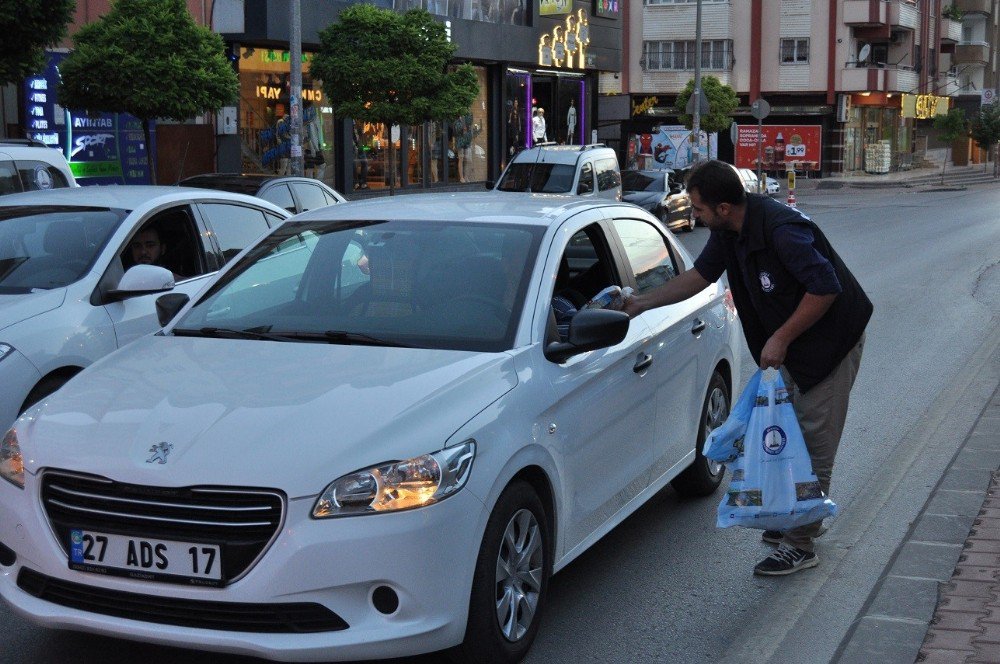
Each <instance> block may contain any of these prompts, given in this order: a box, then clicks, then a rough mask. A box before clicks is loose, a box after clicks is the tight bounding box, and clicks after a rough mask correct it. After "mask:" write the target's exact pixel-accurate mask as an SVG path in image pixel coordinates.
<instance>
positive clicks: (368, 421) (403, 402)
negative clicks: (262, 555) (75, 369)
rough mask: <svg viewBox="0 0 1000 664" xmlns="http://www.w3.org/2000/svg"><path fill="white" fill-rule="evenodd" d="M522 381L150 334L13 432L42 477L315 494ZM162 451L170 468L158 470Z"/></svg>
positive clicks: (396, 353) (318, 351)
mask: <svg viewBox="0 0 1000 664" xmlns="http://www.w3.org/2000/svg"><path fill="white" fill-rule="evenodd" d="M516 383H517V377H516V373H515V370H514V367H513V362H512V359H511V358H510V356H509V355H508V354H506V353H493V354H487V353H474V352H462V351H446V350H421V349H407V348H381V347H371V346H341V345H328V344H313V343H282V342H271V341H244V340H222V339H198V338H180V337H170V336H150V337H145V338H143V339H140V340H138V341H136V342H134V343H133V344H131V345H129V346H128V347H126V348H125V349H123V350H121V351H119V352H117V353H112V354H111V355H109V356H107V357H105V358H104V359H102V360H101V361H99V362H97V363H95V364H94V365H92V366H91V367H89V368H88V369H86V370H85V371H84V372H82V373H81V374H80V375H79V376H77V377H76V378H74V379H73V380H71V381H70V382H69V383H67V385H66V386H65V387H64V388H63V389H61V390H59V391H58V392H56V393H55V394H54V395H52V396H51V397H49V398H48V399H46V400H45V402H44V404H43V405H42V407H41V408H40V409H39V410H37V411H33V412H29V414H28V415H26V416H25V418H23V419H22V420H21V421H19V423H18V428H19V429H21V430H23V432H24V435H23V437H22V449H23V451H24V453H25V457H26V459H28V461H27V462H26V466H27V470H28V471H29V472H31V473H33V474H34V473H37V472H38V471H39V470H40V469H41V468H45V467H49V468H63V469H68V470H74V471H80V472H85V473H93V474H96V475H101V476H104V477H109V478H111V479H114V480H118V481H123V482H129V483H133V484H148V485H154V486H192V485H204V484H214V485H219V484H230V485H241V486H257V487H274V488H278V489H281V490H284V491H285V492H287V493H288V495H289V496H290V497H296V496H310V495H314V494H317V493H319V492H320V491H322V490H323V489H324V487H325V486H326V485H327V484H328V483H329V482H331V481H332V480H334V479H336V478H337V477H339V476H340V475H343V474H344V473H347V472H351V471H353V470H358V469H360V468H364V467H368V466H370V465H373V464H376V463H379V462H383V461H390V460H397V459H405V458H410V457H413V456H417V455H420V454H424V453H427V452H434V451H436V450H438V449H441V448H443V447H444V446H445V444H446V442H447V440H448V437H449V436H451V435H452V434H453V433H454V432H455V431H456V430H458V428H459V427H461V426H462V425H463V424H464V423H466V422H467V421H468V420H469V419H470V418H472V417H473V416H474V415H476V414H477V413H478V412H480V411H481V410H482V409H484V408H485V407H486V406H488V405H489V404H490V403H492V402H493V401H495V400H496V399H498V398H500V397H501V396H502V395H503V394H505V393H506V392H508V391H509V390H511V389H513V387H514V386H515V385H516ZM161 442H166V443H169V444H170V445H171V446H172V448H171V450H170V453H169V455H168V457H167V460H166V463H159V462H158V461H156V462H152V463H151V462H149V459H150V458H151V457H152V456H153V454H152V451H151V449H150V448H151V447H152V446H153V445H155V444H158V443H161ZM453 442H460V441H453Z"/></svg>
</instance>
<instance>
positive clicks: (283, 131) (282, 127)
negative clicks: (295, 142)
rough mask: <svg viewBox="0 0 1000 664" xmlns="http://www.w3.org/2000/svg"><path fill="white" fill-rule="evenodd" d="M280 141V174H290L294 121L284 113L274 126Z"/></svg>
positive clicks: (278, 141) (277, 138)
mask: <svg viewBox="0 0 1000 664" xmlns="http://www.w3.org/2000/svg"><path fill="white" fill-rule="evenodd" d="M274 135H275V137H276V140H277V143H278V175H288V173H289V166H290V163H291V154H292V122H291V120H289V119H288V114H287V113H285V114H283V115H282V116H281V117H280V118H279V119H278V122H277V124H275V126H274Z"/></svg>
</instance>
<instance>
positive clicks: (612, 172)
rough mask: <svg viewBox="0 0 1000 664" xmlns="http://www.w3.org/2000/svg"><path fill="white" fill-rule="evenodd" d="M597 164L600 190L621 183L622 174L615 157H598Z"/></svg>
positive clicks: (598, 187)
mask: <svg viewBox="0 0 1000 664" xmlns="http://www.w3.org/2000/svg"><path fill="white" fill-rule="evenodd" d="M596 165H597V189H598V191H608V190H609V189H615V188H617V187H618V186H619V185H621V183H622V176H621V173H619V172H618V164H617V163H616V162H615V160H614V159H598V160H597V162H596Z"/></svg>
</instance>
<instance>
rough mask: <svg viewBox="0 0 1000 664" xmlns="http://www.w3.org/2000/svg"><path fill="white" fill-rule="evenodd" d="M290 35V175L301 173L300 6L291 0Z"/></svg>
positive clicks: (298, 0) (295, 0)
mask: <svg viewBox="0 0 1000 664" xmlns="http://www.w3.org/2000/svg"><path fill="white" fill-rule="evenodd" d="M289 5H290V6H291V8H290V11H291V17H290V18H291V35H289V48H288V51H289V53H288V59H289V61H290V62H289V65H290V70H291V71H290V75H289V88H290V89H289V91H288V107H289V111H290V113H291V116H292V148H291V155H290V156H291V165H292V175H298V176H301V175H302V170H303V169H302V6H301V4H300V0H291V1H290V2H289Z"/></svg>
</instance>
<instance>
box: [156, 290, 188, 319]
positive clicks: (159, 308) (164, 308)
mask: <svg viewBox="0 0 1000 664" xmlns="http://www.w3.org/2000/svg"><path fill="white" fill-rule="evenodd" d="M190 299H191V298H189V297H188V296H187V294H185V293H167V294H166V295H161V296H160V297H158V298H156V320H158V321H160V327H163V326H164V325H166V324H167V323H169V322H170V321H172V320H173V319H174V316H176V315H177V312H178V311H180V310H181V309H183V308H184V305H185V304H187V303H188V301H189V300H190Z"/></svg>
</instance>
